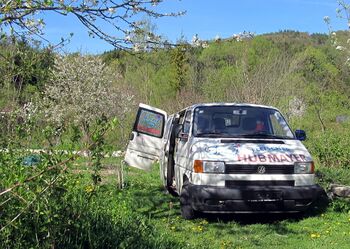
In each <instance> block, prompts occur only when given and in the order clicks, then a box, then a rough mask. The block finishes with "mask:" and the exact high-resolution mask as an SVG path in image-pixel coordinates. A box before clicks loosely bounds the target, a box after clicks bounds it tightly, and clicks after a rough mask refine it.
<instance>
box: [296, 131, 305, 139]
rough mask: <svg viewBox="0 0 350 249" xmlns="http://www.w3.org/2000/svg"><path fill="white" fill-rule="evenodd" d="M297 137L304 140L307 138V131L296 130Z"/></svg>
mask: <svg viewBox="0 0 350 249" xmlns="http://www.w3.org/2000/svg"><path fill="white" fill-rule="evenodd" d="M294 133H295V137H296V138H297V139H298V140H300V141H304V140H306V132H305V131H304V130H295V132H294Z"/></svg>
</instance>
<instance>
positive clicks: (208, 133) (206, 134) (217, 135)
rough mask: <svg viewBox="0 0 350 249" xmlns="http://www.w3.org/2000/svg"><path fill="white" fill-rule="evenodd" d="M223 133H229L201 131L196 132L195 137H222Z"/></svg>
mask: <svg viewBox="0 0 350 249" xmlns="http://www.w3.org/2000/svg"><path fill="white" fill-rule="evenodd" d="M223 135H225V136H227V135H230V134H228V133H226V132H201V133H197V134H196V136H197V137H206V136H208V137H222V136H223Z"/></svg>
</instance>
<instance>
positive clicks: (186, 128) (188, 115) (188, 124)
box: [183, 111, 192, 134]
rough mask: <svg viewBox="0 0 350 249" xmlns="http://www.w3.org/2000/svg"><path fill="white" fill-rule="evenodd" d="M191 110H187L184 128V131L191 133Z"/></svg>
mask: <svg viewBox="0 0 350 249" xmlns="http://www.w3.org/2000/svg"><path fill="white" fill-rule="evenodd" d="M191 114H192V112H191V111H187V112H186V116H185V120H184V123H183V124H184V128H183V132H184V133H187V134H188V133H189V132H190V127H191Z"/></svg>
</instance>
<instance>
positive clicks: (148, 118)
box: [134, 108, 164, 137]
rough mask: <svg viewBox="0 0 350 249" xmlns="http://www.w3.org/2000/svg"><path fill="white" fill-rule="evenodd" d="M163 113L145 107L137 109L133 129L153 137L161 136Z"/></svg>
mask: <svg viewBox="0 0 350 249" xmlns="http://www.w3.org/2000/svg"><path fill="white" fill-rule="evenodd" d="M163 123H164V115H162V114H160V113H157V112H153V111H150V110H146V109H142V108H141V109H139V113H138V115H137V119H136V124H135V127H134V130H136V131H137V132H140V133H144V134H148V135H151V136H155V137H162V136H163Z"/></svg>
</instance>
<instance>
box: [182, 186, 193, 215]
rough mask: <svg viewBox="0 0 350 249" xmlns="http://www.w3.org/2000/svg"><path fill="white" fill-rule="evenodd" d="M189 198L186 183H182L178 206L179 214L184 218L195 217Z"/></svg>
mask: <svg viewBox="0 0 350 249" xmlns="http://www.w3.org/2000/svg"><path fill="white" fill-rule="evenodd" d="M190 200H191V199H190V193H189V186H188V183H184V185H183V186H182V190H181V194H180V208H181V216H182V217H183V218H184V219H186V220H192V219H195V218H196V211H195V210H194V209H193V208H192V206H191V202H190Z"/></svg>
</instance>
